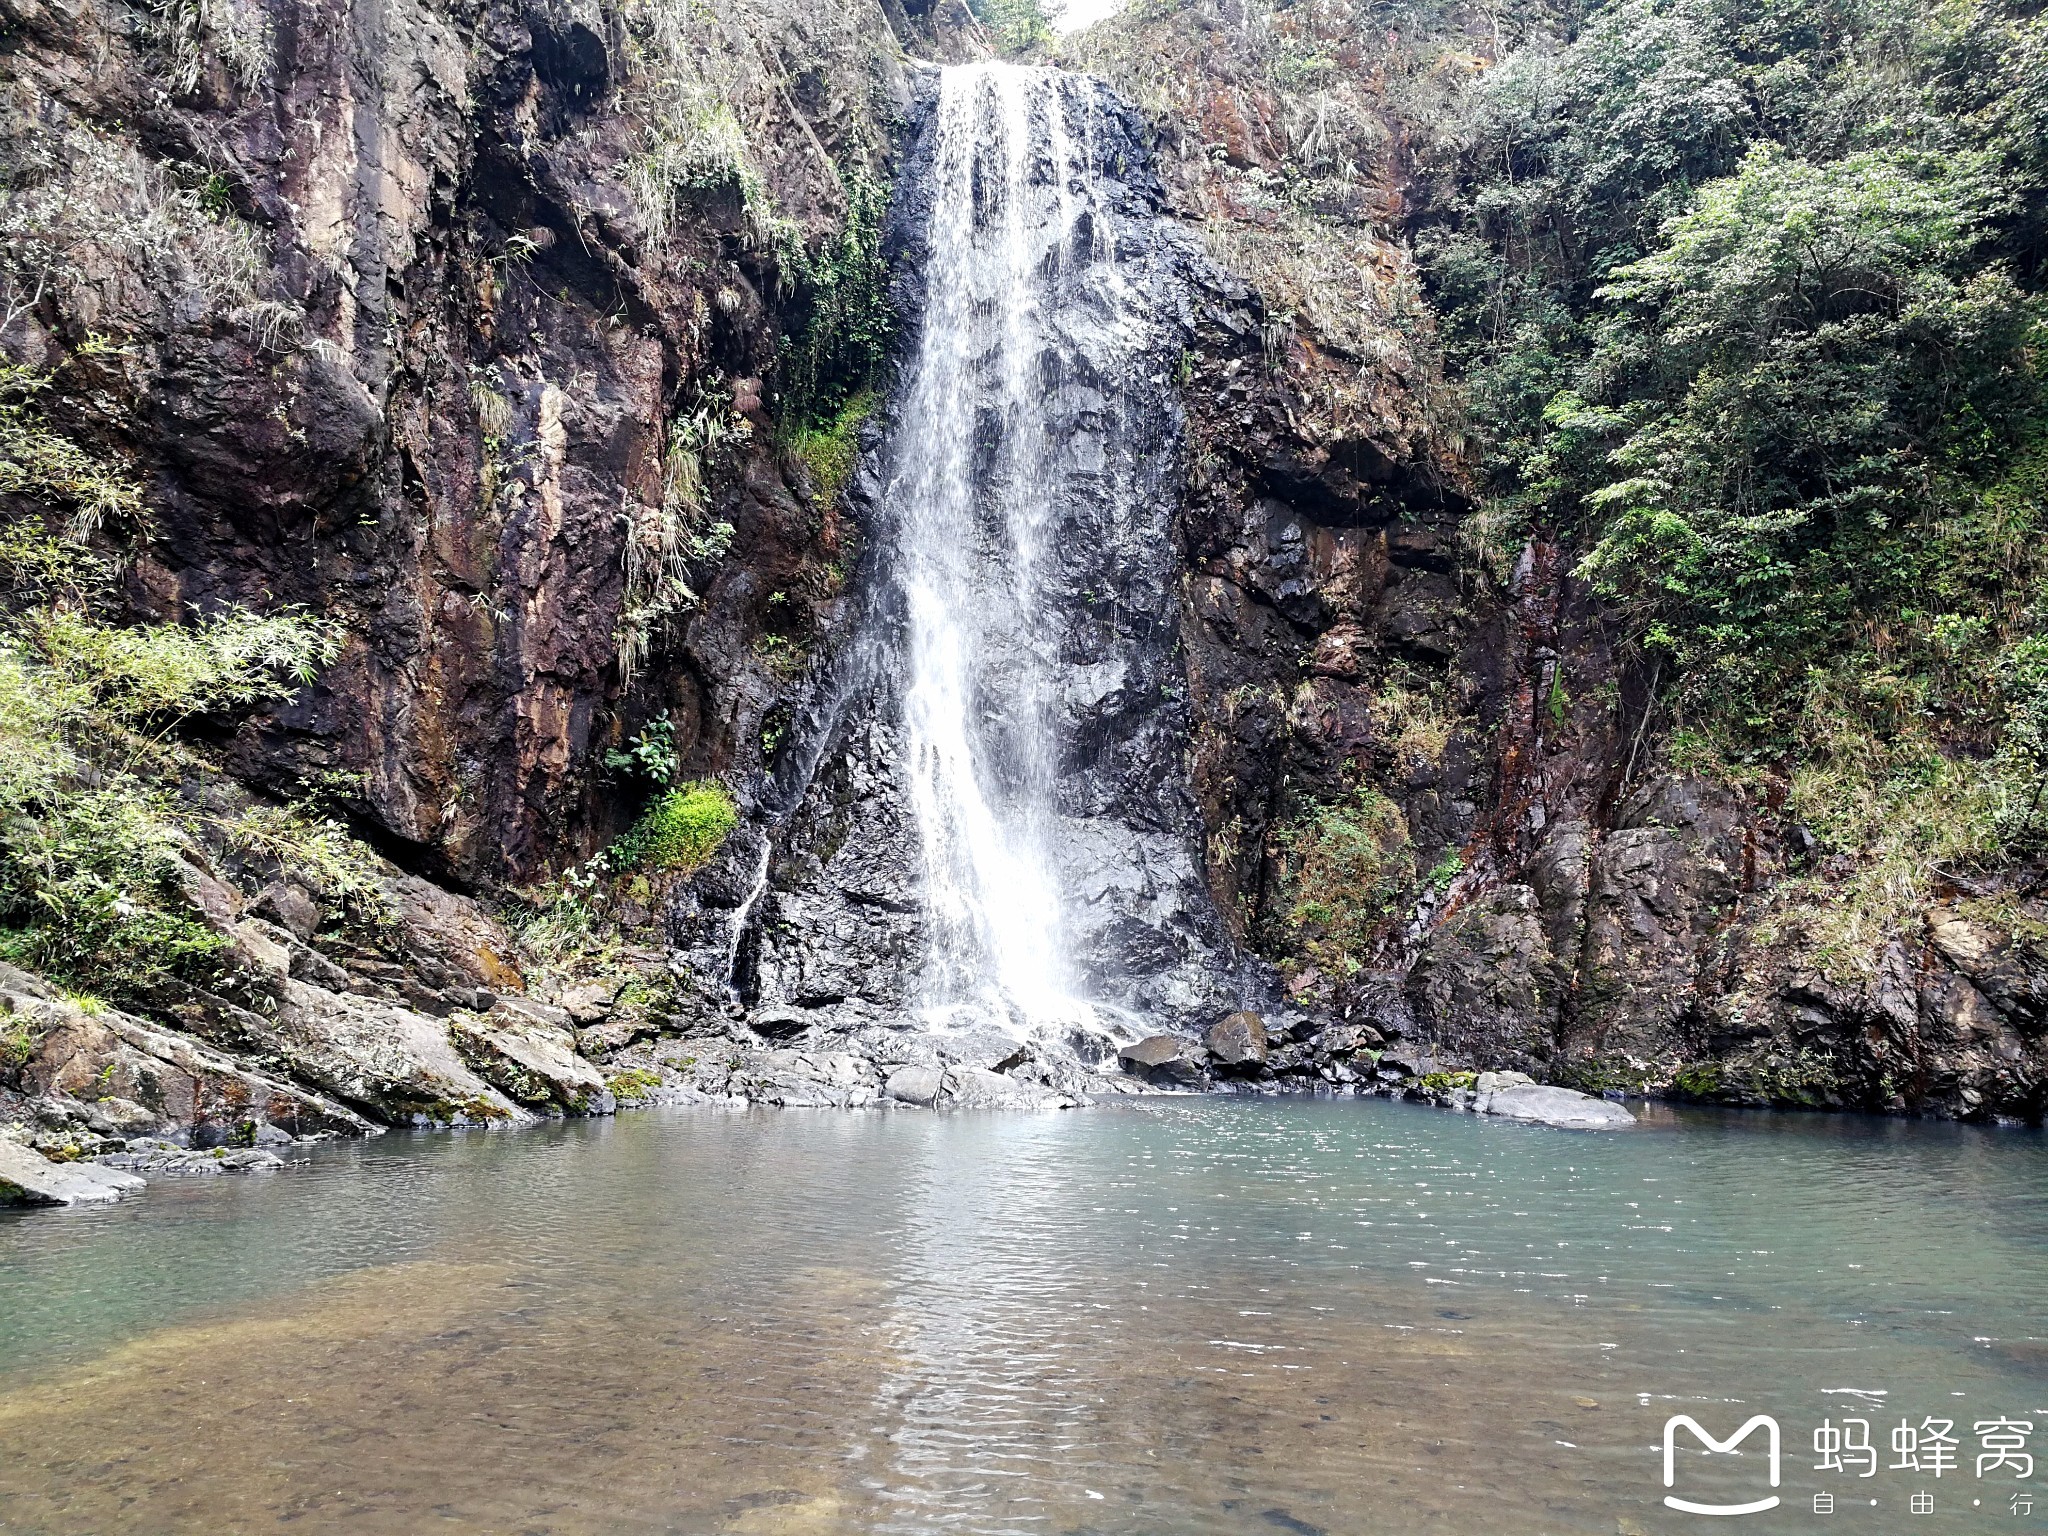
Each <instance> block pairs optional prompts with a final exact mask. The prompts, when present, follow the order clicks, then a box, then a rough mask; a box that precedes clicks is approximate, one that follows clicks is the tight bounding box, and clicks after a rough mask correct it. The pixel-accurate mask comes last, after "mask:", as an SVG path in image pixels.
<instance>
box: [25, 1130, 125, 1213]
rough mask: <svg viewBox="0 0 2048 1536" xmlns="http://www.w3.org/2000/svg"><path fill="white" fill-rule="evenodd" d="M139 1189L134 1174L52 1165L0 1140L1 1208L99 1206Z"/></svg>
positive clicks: (81, 1165)
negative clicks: (19, 1206)
mask: <svg viewBox="0 0 2048 1536" xmlns="http://www.w3.org/2000/svg"><path fill="white" fill-rule="evenodd" d="M142 1185H143V1180H142V1178H141V1177H140V1176H139V1175H137V1174H133V1173H126V1172H123V1171H122V1170H121V1169H118V1168H102V1167H100V1166H99V1165H98V1164H96V1163H53V1162H51V1161H50V1160H49V1159H48V1158H47V1157H44V1156H43V1155H42V1154H41V1153H40V1152H32V1151H30V1150H29V1149H28V1148H27V1147H24V1146H23V1145H22V1144H21V1143H20V1142H18V1141H9V1140H8V1139H7V1138H6V1137H4V1136H0V1205H8V1204H13V1205H101V1204H104V1203H106V1202H107V1201H109V1200H118V1199H120V1198H121V1197H122V1196H123V1195H126V1194H129V1193H132V1192H133V1191H135V1190H138V1189H140V1188H142Z"/></svg>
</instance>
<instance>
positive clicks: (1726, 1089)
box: [1070, 3, 2048, 1122]
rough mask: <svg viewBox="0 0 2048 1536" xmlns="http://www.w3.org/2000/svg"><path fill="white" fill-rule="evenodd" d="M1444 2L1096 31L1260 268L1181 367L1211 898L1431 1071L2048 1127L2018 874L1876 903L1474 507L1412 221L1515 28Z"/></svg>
mask: <svg viewBox="0 0 2048 1536" xmlns="http://www.w3.org/2000/svg"><path fill="white" fill-rule="evenodd" d="M1446 16H1447V17H1448V19H1446V18H1445V17H1439V18H1437V19H1436V20H1435V21H1433V22H1432V21H1430V20H1429V19H1427V18H1418V17H1411V18H1409V19H1407V20H1406V21H1404V22H1402V23H1400V24H1398V25H1393V26H1390V27H1389V28H1388V29H1387V30H1386V31H1385V32H1384V34H1383V36H1367V35H1363V34H1361V33H1359V32H1358V31H1357V30H1356V28H1355V27H1353V26H1352V25H1351V20H1352V18H1351V13H1350V12H1349V11H1348V10H1345V9H1343V8H1323V7H1299V8H1295V9H1293V10H1290V11H1287V12H1284V13H1268V12H1266V11H1264V10H1263V9H1262V8H1259V7H1256V6H1244V5H1236V4H1230V3H1224V4H1219V5H1207V4H1198V5H1194V6H1191V7H1187V8H1183V9H1165V8H1143V9H1138V10H1134V11H1133V12H1131V13H1129V14H1128V16H1127V17H1126V18H1125V22H1124V23H1123V24H1120V25H1119V26H1117V27H1115V28H1103V29H1099V30H1098V31H1097V32H1096V33H1093V34H1089V35H1088V36H1086V37H1084V38H1082V39H1081V40H1080V41H1079V42H1078V43H1077V44H1075V45H1073V46H1072V47H1071V48H1070V52H1071V53H1072V54H1073V55H1074V57H1075V61H1076V62H1077V63H1080V64H1082V65H1085V66H1087V67H1091V68H1096V69H1100V70H1102V71H1103V72H1104V73H1105V74H1106V75H1107V76H1108V77H1109V78H1110V79H1111V80H1112V81H1113V82H1115V83H1117V84H1118V85H1119V86H1120V87H1121V88H1123V89H1125V90H1126V91H1128V92H1129V93H1130V94H1131V95H1132V97H1133V98H1134V99H1135V100H1136V101H1137V102H1138V103H1139V105H1140V107H1141V109H1143V110H1145V111H1146V113H1147V115H1148V117H1149V119H1150V121H1151V122H1152V123H1153V125H1154V130H1155V154H1156V156H1157V158H1158V161H1159V166H1160V171H1161V174H1162V177H1163V179H1164V181H1165V184H1166V186H1167V188H1168V200H1169V205H1170V206H1172V207H1173V208H1175V210H1176V211H1177V212H1178V213H1179V214H1180V215H1181V216H1182V217H1183V218H1184V219H1185V220H1186V221H1187V222H1188V223H1189V224H1190V225H1191V226H1192V227H1194V228H1195V229H1197V230H1198V231H1199V232H1200V233H1201V235H1202V237H1203V238H1204V239H1205V240H1206V242H1207V243H1208V245H1209V247H1210V249H1211V251H1212V252H1213V253H1214V254H1215V255H1216V257H1217V258H1218V260H1219V261H1220V262H1221V264H1222V265H1223V266H1224V267H1225V268H1226V269H1228V270H1230V271H1232V272H1233V273H1235V274H1236V275H1237V276H1239V277H1240V278H1241V279H1242V280H1243V281H1244V284H1245V290H1246V291H1245V292H1244V293H1241V294H1239V295H1237V296H1236V301H1235V302H1233V303H1227V304H1222V305H1219V306H1217V307H1216V309H1215V310H1213V311H1212V314H1211V320H1210V323H1209V324H1208V325H1207V326H1206V327H1205V328H1204V330H1203V333H1202V336H1201V339H1200V341H1199V342H1198V346H1197V352H1196V354H1195V355H1194V357H1193V358H1192V359H1191V366H1190V369H1189V374H1188V385H1187V390H1186V399H1187V401H1188V406H1189V410H1190V416H1191V420H1192V423H1193V430H1192V438H1193V447H1192V452H1191V456H1190V487H1191V488H1190V494H1189V496H1188V498H1187V500H1186V503H1185V505H1184V508H1183V513H1182V518H1181V525H1180V529H1181V538H1182V540H1183V545H1184V555H1185V560H1186V597H1185V602H1186V609H1187V616H1188V623H1187V637H1188V638H1187V646H1188V657H1189V661H1188V666H1189V681H1190V696H1191V699H1192V701H1193V706H1194V710H1195V717H1196V722H1197V723H1196V734H1195V741H1196V749H1195V753H1194V759H1193V773H1194V780H1195V784H1196V786H1197V791H1198V794H1199V795H1200V797H1201V800H1202V803H1203V809H1204V816H1205V821H1206V823H1207V826H1208V828H1209V835H1210V842H1209V868H1210V877H1211V881H1212V885H1213V888H1214V890H1215V892H1216V894H1217V898H1218V901H1219V903H1221V904H1222V906H1223V907H1224V909H1225V910H1226V911H1228V912H1230V913H1232V914H1234V917H1235V920H1236V922H1237V925H1238V928H1239V931H1240V932H1241V933H1242V934H1243V935H1244V936H1245V937H1246V939H1247V940H1248V942H1250V943H1251V944H1252V945H1254V947H1256V948H1258V949H1260V950H1261V951H1262V952H1264V953H1266V954H1267V955H1269V956H1271V957H1272V958H1273V959H1275V960H1276V961H1278V962H1279V963H1280V965H1281V966H1282V969H1283V972H1284V974H1285V975H1286V976H1287V977H1288V989H1289V992H1290V994H1291V995H1292V997H1293V998H1294V999H1295V1000H1296V1002H1297V1003H1298V1004H1300V1005H1302V1006H1306V1007H1311V1008H1313V1009H1316V1010H1318V1011H1319V1012H1320V1013H1321V1014H1323V1016H1325V1017H1329V1016H1333V1015H1334V1016H1336V1017H1338V1018H1341V1019H1343V1020H1346V1021H1349V1022H1350V1023H1351V1024H1353V1025H1363V1026H1365V1031H1366V1032H1365V1033H1364V1034H1363V1035H1362V1036H1360V1037H1359V1038H1360V1039H1362V1040H1363V1041H1364V1042H1365V1043H1366V1044H1368V1045H1370V1044H1373V1043H1376V1042H1378V1041H1398V1042H1400V1043H1401V1044H1402V1045H1403V1046H1404V1047H1405V1049H1403V1050H1402V1051H1400V1052H1398V1053H1397V1054H1398V1055H1400V1056H1401V1057H1403V1058H1404V1060H1405V1061H1406V1063H1407V1064H1408V1065H1411V1066H1423V1065H1432V1066H1440V1067H1453V1068H1455V1067H1478V1068H1485V1067H1509V1068H1526V1069H1527V1070H1529V1071H1531V1072H1533V1073H1535V1074H1537V1075H1538V1076H1540V1077H1542V1078H1544V1079H1545V1080H1549V1081H1559V1082H1566V1083H1574V1084H1577V1085H1579V1086H1581V1087H1587V1088H1594V1089H1600V1088H1627V1089H1631V1090H1641V1089H1648V1090H1650V1091H1657V1092H1667V1093H1675V1094H1678V1095H1681V1096H1690V1097H1696V1098H1702V1099H1708V1100H1716V1101H1722V1102H1736V1103H1754V1104H1764V1103H1775V1104H1792V1105H1836V1106H1848V1107H1857V1108H1864V1109H1874V1110H1889V1111H1892V1112H1906V1113H1921V1114H1934V1115H1942V1116H1975V1117H1987V1116H2000V1117H2007V1118H2012V1119H2018V1120H2027V1121H2034V1122H2037V1121H2038V1120H2039V1119H2040V1117H2041V1114H2042V1110H2043V1103H2044V1093H2048V1036H2044V1028H2048V1018H2044V1014H2043V1011H2042V1003H2041V998H2042V994H2043V988H2044V986H2048V978H2044V975H2043V970H2042V967H2043V964H2044V961H2048V953H2044V951H2043V949H2042V947H2041V945H2042V939H2043V935H2044V933H2048V929H2044V928H2043V926H2042V925H2043V920H2044V918H2048V907H2044V906H2043V905H2042V903H2041V902H2040V900H2039V899H2038V892H2037V889H2036V888H2035V886H2033V885H2030V884H2029V881H2028V877H2027V875H2026V872H2025V871H2019V872H2016V873H2012V874H2009V875H2005V876H1999V877H1986V878H1974V879H1973V878H1968V877H1957V878H1955V879H1953V880H1950V881H1947V883H1946V884H1945V885H1938V886H1937V889H1936V892H1935V900H1934V901H1933V903H1932V904H1929V903H1927V902H1926V901H1924V900H1921V899H1917V898H1914V897H1900V898H1897V899H1891V900H1887V901H1879V902H1873V901H1872V899H1871V898H1870V896H1869V894H1868V890H1869V885H1870V882H1869V880H1868V877H1867V871H1865V870H1863V869H1862V866H1863V865H1865V864H1871V865H1874V864H1876V863H1877V862H1878V861H1879V859H1880V857H1881V856H1880V855H1878V854H1877V853H1876V852H1875V851H1873V853H1872V854H1871V855H1870V856H1869V857H1868V858H1866V859H1863V860H1858V859H1853V858H1842V857H1837V858H1834V859H1829V860H1815V859H1814V858H1813V857H1811V856H1810V855H1809V853H1807V852H1806V851H1805V850H1807V849H1810V847H1811V840H1810V839H1809V838H1806V837H1805V835H1804V833H1803V831H1802V829H1801V828H1800V827H1798V826H1797V825H1796V824H1795V823H1794V822H1793V821H1792V820H1791V818H1790V817H1789V816H1788V815H1787V814H1786V813H1785V811H1784V808H1783V807H1784V787H1783V785H1782V783H1777V784H1775V785H1774V783H1773V781H1772V780H1771V779H1770V778H1769V777H1768V776H1767V775H1766V776H1763V777H1761V778H1759V779H1758V780H1757V782H1755V783H1754V784H1753V785H1751V786H1749V787H1747V788H1744V789H1741V790H1738V789H1735V788H1731V787H1728V786H1724V785H1719V784H1716V783H1713V782H1709V781H1705V780H1701V779H1698V778H1695V777H1692V776H1689V775H1688V774H1687V773H1686V772H1684V771H1682V769H1681V768H1679V767H1678V766H1675V765H1674V762H1673V759H1672V756H1671V753H1670V751H1669V750H1668V748H1669V741H1668V737H1667V735H1666V731H1667V729H1668V725H1669V721H1668V718H1666V717H1663V716H1661V715H1659V714H1658V713H1657V712H1656V711H1655V710H1654V709H1653V697H1654V692H1655V689H1656V685H1657V682H1658V679H1657V677H1656V676H1655V675H1654V674H1653V673H1649V672H1648V669H1647V668H1646V666H1645V665H1644V664H1643V663H1642V662H1641V661H1639V660H1637V659H1634V655H1633V653H1630V652H1628V651H1626V650H1625V649H1624V648H1623V647H1622V646H1621V644H1620V639H1619V637H1618V636H1617V635H1616V634H1615V633H1614V631H1613V629H1612V627H1611V625H1610V623H1609V621H1608V617H1607V615H1606V614H1605V613H1604V612H1603V611H1602V609H1601V607H1600V605H1599V603H1598V602H1597V601H1596V599H1595V598H1594V596H1593V594H1592V593H1591V592H1590V590H1589V589H1588V588H1587V587H1586V585H1585V584H1584V583H1583V582H1582V581H1580V580H1579V579H1578V578H1577V577H1576V576H1575V575H1574V574H1573V566H1574V564H1575V560H1576V557H1575V555H1574V553H1573V552H1572V551H1570V550H1568V549H1563V548H1560V547H1557V546H1556V545H1555V544H1552V543H1547V542H1545V541H1544V540H1542V539H1541V538H1538V539H1537V540H1535V541H1533V542H1528V543H1526V544H1521V545H1518V546H1515V547H1509V548H1501V547H1499V546H1498V544H1497V542H1496V541H1495V540H1494V536H1493V534H1492V531H1491V529H1490V527H1489V526H1488V523H1487V520H1486V517H1485V515H1484V514H1483V513H1481V512H1479V511H1477V510H1476V509H1475V507H1474V505H1473V502H1472V499H1471V498H1470V496H1469V495H1468V493H1467V481H1466V473H1465V469H1464V467H1463V444H1462V442H1461V440H1460V437H1459V434H1458V432H1457V426H1456V424H1457V421H1458V404H1457V401H1456V397H1455V393H1454V390H1453V389H1452V387H1451V385H1450V383H1449V381H1446V380H1444V379H1443V378H1442V377H1441V375H1440V373H1439V371H1438V368H1437V365H1436V364H1435V363H1434V361H1433V359H1434V356H1435V354H1434V350H1433V347H1432V345H1431V342H1430V333H1429V327H1428V325H1427V322H1426V314H1425V308H1424V306H1423V305H1422V304H1421V302H1420V300H1419V298H1418V289H1419V284H1418V278H1417V274H1416V270H1415V265H1414V259H1413V256H1412V253H1411V252H1410V250H1409V248H1408V246H1407V244H1406V240H1407V237H1408V235H1409V233H1410V232H1411V230H1412V229H1413V228H1414V226H1415V223H1416V221H1417V219H1418V217H1419V216H1420V215H1421V213H1422V212H1423V211H1424V210H1425V208H1426V204H1427V201H1428V196H1429V188H1430V185H1431V177H1432V174H1433V171H1434V165H1433V161H1432V157H1433V155H1435V154H1436V153H1437V143H1436V140H1435V138H1434V135H1435V133H1436V131H1437V128H1438V126H1439V121H1440V116H1441V111H1442V105H1443V102H1444V100H1445V97H1446V95H1447V93H1448V91H1449V90H1450V89H1451V88H1452V86H1453V85H1454V84H1455V82H1456V79H1457V78H1458V77H1459V76H1460V75H1461V74H1463V73H1466V72H1469V71H1472V70H1477V69H1480V68H1483V67H1484V62H1485V59H1486V57H1487V56H1488V55H1489V53H1490V50H1491V48H1492V46H1493V44H1492V39H1491V36H1490V33H1489V29H1488V24H1487V21H1486V18H1485V17H1484V16H1482V15H1479V14H1477V13H1475V14H1473V15H1472V16H1470V17H1468V18H1466V20H1467V21H1468V22H1469V36H1465V37H1463V38H1462V39H1461V38H1460V36H1459V35H1458V32H1457V28H1458V25H1459V23H1458V21H1457V18H1456V14H1455V13H1454V12H1451V13H1446ZM1432 29H1433V30H1432ZM1859 873H1860V874H1863V875H1864V877H1865V878H1863V879H1861V880H1858V879H1856V878H1854V877H1857V876H1858V875H1859ZM1328 1034H1329V1038H1330V1039H1332V1040H1339V1039H1348V1038H1350V1037H1349V1036H1347V1035H1346V1033H1345V1031H1343V1030H1342V1029H1332V1030H1331V1031H1329V1032H1328ZM1360 1065H1361V1066H1362V1063H1360ZM1403 1070H1406V1067H1405V1066H1404V1069H1403Z"/></svg>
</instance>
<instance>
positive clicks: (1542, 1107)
mask: <svg viewBox="0 0 2048 1536" xmlns="http://www.w3.org/2000/svg"><path fill="white" fill-rule="evenodd" d="M1472 1109H1473V1112H1474V1113H1475V1114H1481V1115H1497V1116H1499V1117H1500V1118H1501V1119H1503V1120H1527V1121H1530V1122H1531V1123H1533V1124H1536V1125H1555V1126H1560V1127H1562V1128H1563V1129H1565V1130H1570V1131H1612V1130H1620V1129H1621V1128H1623V1127H1624V1126H1631V1125H1634V1124H1635V1123H1636V1117H1635V1116H1634V1115H1632V1114H1630V1113H1629V1112H1628V1111H1627V1110H1625V1109H1623V1108H1622V1107H1621V1106H1620V1105H1619V1104H1610V1103H1608V1102H1607V1100H1605V1099H1596V1098H1594V1097H1592V1096H1591V1095H1590V1094H1584V1093H1580V1092H1578V1091H1577V1090H1576V1089H1572V1088H1551V1087H1546V1086H1545V1085H1543V1084H1541V1083H1517V1084H1515V1085H1513V1086H1512V1087H1508V1088H1501V1089H1497V1090H1495V1091H1494V1092H1492V1093H1482V1094H1478V1095H1476V1096H1475V1097H1474V1098H1473V1101H1472Z"/></svg>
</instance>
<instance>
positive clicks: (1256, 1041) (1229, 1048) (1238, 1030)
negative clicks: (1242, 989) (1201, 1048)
mask: <svg viewBox="0 0 2048 1536" xmlns="http://www.w3.org/2000/svg"><path fill="white" fill-rule="evenodd" d="M1203 1043H1204V1044H1205V1045H1206V1046H1207V1047H1208V1049H1209V1054H1210V1056H1212V1057H1213V1058H1214V1059H1215V1060H1216V1061H1217V1062H1219V1063H1220V1064H1222V1065H1223V1066H1226V1067H1244V1066H1251V1067H1262V1066H1264V1065H1265V1064H1266V1055H1267V1039H1266V1021H1265V1020H1264V1019H1262V1018H1260V1017H1259V1016H1258V1015H1257V1014H1256V1013H1253V1012H1252V1011H1251V1010H1250V1009H1248V1008H1247V1009H1240V1010H1239V1011H1238V1012H1236V1013H1232V1014H1226V1015H1225V1016H1224V1017H1223V1018H1221V1019H1218V1020H1217V1021H1216V1022H1215V1023H1214V1024H1212V1025H1210V1026H1209V1032H1208V1034H1207V1035H1206V1036H1204V1037H1203Z"/></svg>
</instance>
